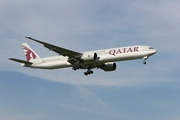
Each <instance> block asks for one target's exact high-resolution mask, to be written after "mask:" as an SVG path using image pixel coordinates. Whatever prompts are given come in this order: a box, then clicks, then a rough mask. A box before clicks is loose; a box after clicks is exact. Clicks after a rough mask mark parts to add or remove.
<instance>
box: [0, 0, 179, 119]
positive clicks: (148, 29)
mask: <svg viewBox="0 0 180 120" xmlns="http://www.w3.org/2000/svg"><path fill="white" fill-rule="evenodd" d="M179 6H180V1H177V0H171V1H169V0H163V1H162V0H151V1H148V0H143V1H142V0H139V1H138V0H126V1H122V0H113V1H104V0H99V1H97V0H96V1H95V0H91V1H90V0H89V1H86V0H76V1H75V0H59V1H57V0H51V1H48V0H44V1H42V0H39V1H35V0H26V1H24V0H14V1H10V0H1V1H0V28H1V29H0V51H1V52H0V58H1V59H0V75H1V76H2V77H1V78H0V82H1V83H0V84H1V85H0V117H1V118H2V119H3V120H21V119H22V120H24V119H26V120H30V119H34V120H39V119H43V120H46V119H47V120H49V119H55V120H56V119H61V116H63V118H64V119H82V120H83V119H107V120H109V119H117V120H119V119H125V120H132V119H137V120H139V119H149V120H150V119H151V120H152V119H158V120H159V119H161V120H177V119H180V108H179V107H180V104H179V101H180V96H179V94H178V93H179V92H180V88H179V87H180V83H179V78H180V74H179V66H180V65H179V61H180V56H179V52H180V47H179V45H180V34H179V31H180V14H179V11H180V8H179ZM25 36H31V37H34V38H36V39H39V40H42V41H45V42H48V43H52V44H54V45H57V46H60V47H65V48H67V49H71V50H75V51H78V52H82V51H88V50H97V49H104V48H112V47H123V46H129V45H148V46H153V47H154V48H155V49H156V50H157V53H156V54H155V55H154V56H152V57H150V58H149V59H148V60H147V65H143V64H142V61H143V60H135V61H125V62H118V63H117V70H116V71H114V72H108V73H105V72H104V71H102V70H96V69H95V70H94V72H95V73H94V74H93V75H90V76H84V75H83V73H84V71H83V70H79V71H73V70H71V68H69V69H68V68H67V69H59V70H52V71H46V70H36V69H30V68H23V67H21V66H20V64H18V63H15V62H12V61H9V60H8V58H9V57H14V58H19V59H25V56H24V53H23V50H22V46H21V44H22V43H23V42H27V43H28V44H29V45H30V46H31V47H32V48H33V49H34V51H36V53H37V54H38V55H39V56H40V57H47V56H54V55H57V54H56V53H54V52H52V51H49V50H48V49H46V48H44V47H43V46H42V45H40V44H38V43H35V42H33V41H29V40H27V39H25V38H24V37H25ZM31 82H32V83H31ZM36 82H37V84H36ZM17 83H19V84H17ZM28 83H31V84H28ZM34 84H35V86H34ZM21 86H26V87H21ZM46 86H48V88H47V87H46ZM25 91H26V92H27V93H26V92H25ZM1 98H2V99H1ZM29 103H30V104H29ZM27 104H29V105H27ZM48 108H49V110H45V109H48ZM24 110H25V112H24V114H23V113H22V111H24ZM51 110H52V111H51ZM68 112H69V113H68ZM12 113H13V114H12ZM48 113H49V114H48ZM60 115H61V116H60ZM70 115H71V116H70Z"/></svg>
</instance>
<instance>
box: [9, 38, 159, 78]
mask: <svg viewBox="0 0 180 120" xmlns="http://www.w3.org/2000/svg"><path fill="white" fill-rule="evenodd" d="M25 38H27V39H29V40H32V41H35V42H38V43H40V44H42V45H44V47H46V48H48V49H49V50H51V51H54V52H56V53H57V54H59V56H52V57H46V58H40V57H39V56H38V55H37V54H36V52H34V51H33V49H32V48H31V47H30V46H29V45H28V44H27V43H22V46H23V50H24V53H25V57H26V60H20V59H16V58H9V60H13V61H15V62H19V63H21V66H23V67H30V68H39V69H49V70H51V69H60V68H67V67H72V69H73V70H78V69H85V70H87V71H86V72H84V75H90V74H93V71H92V69H94V68H100V69H102V70H104V71H115V70H116V63H115V62H117V61H125V60H135V59H143V64H146V60H147V59H148V58H149V57H150V56H152V55H154V54H155V53H156V50H155V49H154V48H153V47H150V46H145V45H134V46H127V47H118V48H110V49H103V50H94V51H88V52H77V51H72V50H69V49H65V48H62V47H58V46H56V45H52V44H49V43H46V42H43V41H40V40H37V39H34V38H31V37H25Z"/></svg>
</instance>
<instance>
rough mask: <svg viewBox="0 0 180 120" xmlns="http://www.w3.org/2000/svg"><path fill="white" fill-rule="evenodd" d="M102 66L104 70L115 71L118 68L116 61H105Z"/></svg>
mask: <svg viewBox="0 0 180 120" xmlns="http://www.w3.org/2000/svg"><path fill="white" fill-rule="evenodd" d="M100 68H101V69H102V70H104V71H114V70H116V63H114V62H109V63H105V64H104V65H102V66H101V67H100Z"/></svg>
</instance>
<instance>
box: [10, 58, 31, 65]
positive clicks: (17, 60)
mask: <svg viewBox="0 0 180 120" xmlns="http://www.w3.org/2000/svg"><path fill="white" fill-rule="evenodd" d="M9 60H12V61H15V62H19V63H24V64H33V63H32V62H28V61H25V60H20V59H15V58H9Z"/></svg>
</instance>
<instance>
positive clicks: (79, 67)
mask: <svg viewBox="0 0 180 120" xmlns="http://www.w3.org/2000/svg"><path fill="white" fill-rule="evenodd" d="M81 68H82V67H81V66H79V65H76V66H74V67H72V69H73V70H75V71H76V70H79V69H81Z"/></svg>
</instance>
